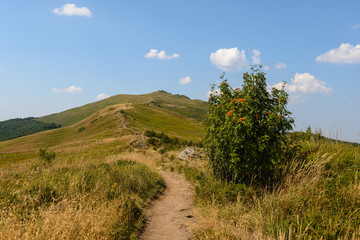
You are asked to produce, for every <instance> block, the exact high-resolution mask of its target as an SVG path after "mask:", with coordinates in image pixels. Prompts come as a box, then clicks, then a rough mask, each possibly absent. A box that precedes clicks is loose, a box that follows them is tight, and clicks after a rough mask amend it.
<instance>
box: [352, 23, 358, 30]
mask: <svg viewBox="0 0 360 240" xmlns="http://www.w3.org/2000/svg"><path fill="white" fill-rule="evenodd" d="M351 28H352V29H359V28H360V24H355V25H353V26H351Z"/></svg>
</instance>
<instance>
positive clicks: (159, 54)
mask: <svg viewBox="0 0 360 240" xmlns="http://www.w3.org/2000/svg"><path fill="white" fill-rule="evenodd" d="M144 57H145V58H157V59H161V60H162V59H174V58H178V57H180V55H179V54H177V53H174V54H173V55H166V52H165V51H164V50H161V51H160V52H159V50H157V49H150V52H148V53H147V54H145V56H144Z"/></svg>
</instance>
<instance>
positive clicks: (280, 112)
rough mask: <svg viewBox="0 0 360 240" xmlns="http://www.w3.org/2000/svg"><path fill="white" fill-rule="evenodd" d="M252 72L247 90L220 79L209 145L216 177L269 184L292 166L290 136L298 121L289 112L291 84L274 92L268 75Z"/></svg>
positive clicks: (212, 109)
mask: <svg viewBox="0 0 360 240" xmlns="http://www.w3.org/2000/svg"><path fill="white" fill-rule="evenodd" d="M251 69H252V73H251V74H248V73H245V74H244V76H243V78H244V82H243V86H242V88H241V89H240V88H236V89H233V88H231V87H230V85H229V84H228V83H227V80H226V79H224V74H223V75H222V76H220V79H221V84H220V86H218V90H215V86H212V94H211V95H210V98H209V101H208V103H209V111H208V114H207V116H206V117H207V118H206V120H205V124H206V138H205V142H204V144H205V148H206V150H207V154H208V157H209V159H210V161H211V165H212V168H213V172H214V174H215V176H216V177H218V178H220V179H222V180H224V181H234V182H242V183H250V182H252V181H257V182H262V183H264V182H267V181H269V180H273V179H274V178H276V177H278V176H279V173H280V172H281V170H282V168H283V167H284V166H285V164H286V161H287V159H286V156H287V152H288V151H289V150H288V148H289V147H288V140H287V139H288V138H287V136H286V133H287V132H288V131H289V130H291V129H292V124H293V122H294V120H293V119H292V118H291V117H290V114H291V113H290V112H289V111H288V110H287V109H286V104H287V100H288V95H287V93H286V92H285V91H284V86H285V83H284V85H283V88H282V89H281V90H278V89H275V88H273V89H272V91H271V93H269V92H268V91H267V84H266V78H265V73H263V72H262V71H261V69H260V68H259V69H258V68H255V67H252V68H251Z"/></svg>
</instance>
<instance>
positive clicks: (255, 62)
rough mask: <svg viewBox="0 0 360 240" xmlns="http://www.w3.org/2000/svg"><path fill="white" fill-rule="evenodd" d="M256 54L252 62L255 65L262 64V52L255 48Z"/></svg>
mask: <svg viewBox="0 0 360 240" xmlns="http://www.w3.org/2000/svg"><path fill="white" fill-rule="evenodd" d="M253 54H254V56H252V57H251V59H252V63H253V64H255V65H258V64H261V59H260V54H261V52H260V51H259V50H257V49H254V50H253Z"/></svg>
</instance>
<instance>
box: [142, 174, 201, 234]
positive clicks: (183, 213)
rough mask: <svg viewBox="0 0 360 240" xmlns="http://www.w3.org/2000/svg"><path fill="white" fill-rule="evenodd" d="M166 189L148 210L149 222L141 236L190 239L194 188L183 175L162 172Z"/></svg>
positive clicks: (192, 222)
mask: <svg viewBox="0 0 360 240" xmlns="http://www.w3.org/2000/svg"><path fill="white" fill-rule="evenodd" d="M160 174H161V176H162V178H163V179H164V181H165V183H166V186H167V188H166V190H165V191H164V192H163V194H162V195H160V196H159V198H158V199H156V200H155V201H154V202H153V203H152V204H151V206H150V208H149V209H148V211H147V224H146V227H145V230H144V233H143V234H142V236H141V239H143V240H158V239H172V240H182V239H189V237H190V234H191V232H190V228H189V226H190V225H191V224H194V219H193V216H192V208H193V190H192V188H191V186H190V184H189V183H188V182H187V181H186V180H185V178H184V177H183V176H182V175H179V174H176V173H174V172H161V173H160Z"/></svg>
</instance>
